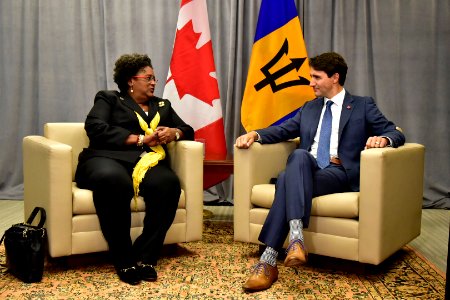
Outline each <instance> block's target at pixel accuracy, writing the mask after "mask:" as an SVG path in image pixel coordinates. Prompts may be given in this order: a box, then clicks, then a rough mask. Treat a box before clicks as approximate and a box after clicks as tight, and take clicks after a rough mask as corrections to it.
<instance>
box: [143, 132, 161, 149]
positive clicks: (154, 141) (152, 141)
mask: <svg viewBox="0 0 450 300" xmlns="http://www.w3.org/2000/svg"><path fill="white" fill-rule="evenodd" d="M144 144H145V145H147V146H149V147H154V146H157V145H159V144H161V141H160V140H159V138H158V134H157V133H156V132H153V133H152V134H151V135H147V134H146V135H145V136H144Z"/></svg>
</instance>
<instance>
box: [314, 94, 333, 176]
mask: <svg viewBox="0 0 450 300" xmlns="http://www.w3.org/2000/svg"><path fill="white" fill-rule="evenodd" d="M332 104H333V101H331V100H329V101H328V102H327V108H326V109H325V113H324V114H323V118H322V127H321V128H320V137H319V146H318V148H317V164H318V165H319V168H321V169H324V168H326V167H327V166H328V165H329V164H330V138H331V120H332V119H333V115H332V114H331V105H332Z"/></svg>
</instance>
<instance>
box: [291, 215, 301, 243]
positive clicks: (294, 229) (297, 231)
mask: <svg viewBox="0 0 450 300" xmlns="http://www.w3.org/2000/svg"><path fill="white" fill-rule="evenodd" d="M289 227H290V229H291V230H290V231H289V242H292V241H293V240H300V241H302V243H303V222H302V220H300V219H293V220H290V221H289Z"/></svg>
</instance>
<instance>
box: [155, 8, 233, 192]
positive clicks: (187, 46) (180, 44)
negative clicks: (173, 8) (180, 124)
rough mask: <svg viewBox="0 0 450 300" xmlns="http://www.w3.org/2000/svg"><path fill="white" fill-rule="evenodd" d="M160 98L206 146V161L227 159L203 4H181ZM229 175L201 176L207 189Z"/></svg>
mask: <svg viewBox="0 0 450 300" xmlns="http://www.w3.org/2000/svg"><path fill="white" fill-rule="evenodd" d="M163 97H164V98H166V99H169V100H170V102H171V103H172V106H173V108H174V109H175V111H176V112H177V114H178V115H179V116H180V117H181V118H182V119H183V120H184V121H185V122H186V123H188V124H189V125H191V126H192V127H193V128H194V130H195V139H196V140H200V141H204V142H205V159H208V158H210V159H224V158H225V157H226V155H227V148H226V143H225V134H224V127H223V118H222V108H221V104H220V95H219V85H218V83H217V78H216V68H215V64H214V56H213V49H212V42H211V35H210V31H209V22H208V11H207V7H206V0H182V1H181V5H180V12H179V15H178V23H177V31H176V34H175V42H174V45H173V52H172V59H171V61H170V68H169V74H168V75H167V81H166V85H165V87H164V93H163ZM228 177H229V175H228V174H226V173H224V174H214V175H212V174H204V180H203V187H204V188H205V189H207V188H210V187H212V186H214V185H216V184H218V183H220V182H221V181H223V180H225V179H227V178H228Z"/></svg>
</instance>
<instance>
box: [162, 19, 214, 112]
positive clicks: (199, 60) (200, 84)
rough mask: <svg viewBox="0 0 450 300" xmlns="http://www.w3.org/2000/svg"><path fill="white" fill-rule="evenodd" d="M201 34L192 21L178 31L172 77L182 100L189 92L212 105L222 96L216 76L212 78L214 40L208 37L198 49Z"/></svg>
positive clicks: (171, 65)
mask: <svg viewBox="0 0 450 300" xmlns="http://www.w3.org/2000/svg"><path fill="white" fill-rule="evenodd" d="M200 35H201V33H196V32H194V28H193V25H192V20H191V21H189V22H188V23H186V25H185V26H184V27H183V28H181V29H180V30H177V33H176V36H175V43H174V48H173V54H172V61H171V63H170V70H171V73H172V76H171V77H170V78H169V79H167V81H170V80H171V79H173V80H174V82H175V85H176V87H177V91H178V94H179V95H180V99H182V98H183V96H184V95H186V94H189V95H192V96H194V97H196V98H197V99H200V100H201V101H203V102H205V103H208V104H209V105H211V106H212V101H213V100H214V99H219V88H218V84H217V79H216V78H214V77H211V75H210V73H211V72H215V67H214V58H213V51H212V43H211V40H209V41H208V42H207V43H205V44H204V45H203V46H202V47H201V48H199V49H196V47H195V46H196V45H197V42H198V39H199V38H200Z"/></svg>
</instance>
